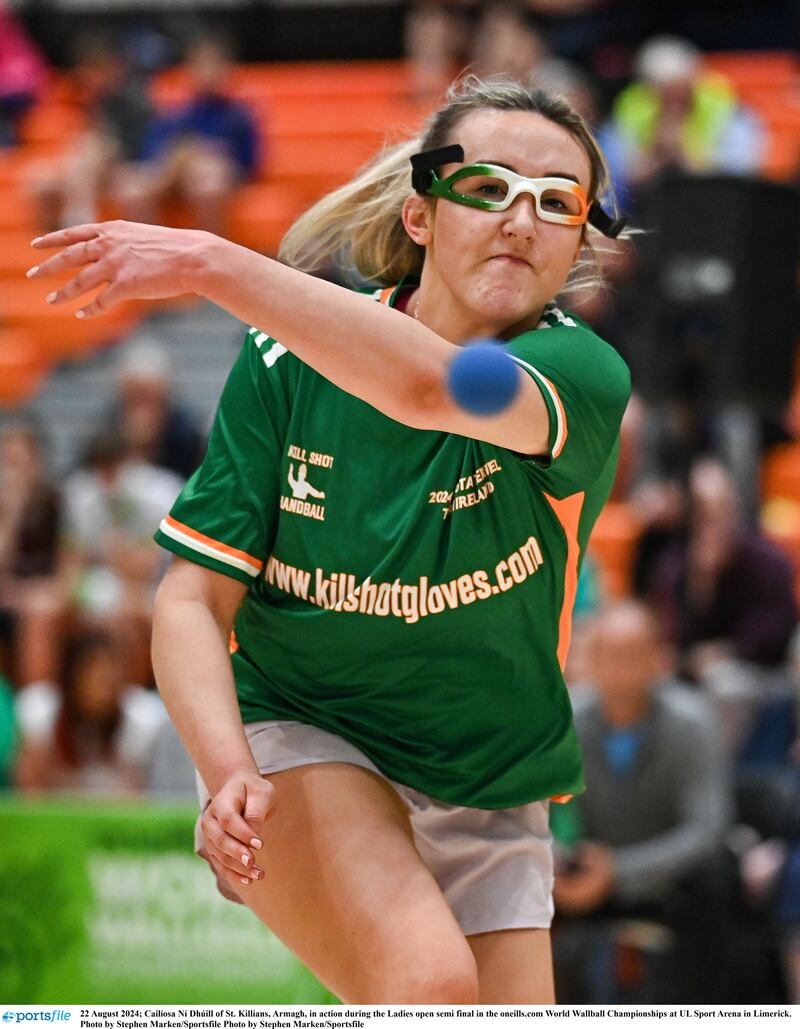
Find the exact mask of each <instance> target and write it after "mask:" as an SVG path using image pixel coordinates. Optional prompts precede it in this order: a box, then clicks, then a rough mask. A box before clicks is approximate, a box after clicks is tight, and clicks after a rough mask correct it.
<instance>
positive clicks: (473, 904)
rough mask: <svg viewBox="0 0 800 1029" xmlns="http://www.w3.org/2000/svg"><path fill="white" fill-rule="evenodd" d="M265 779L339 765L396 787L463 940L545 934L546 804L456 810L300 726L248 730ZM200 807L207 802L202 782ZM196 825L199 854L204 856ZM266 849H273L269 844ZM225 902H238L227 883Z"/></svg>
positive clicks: (549, 903) (329, 736)
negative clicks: (505, 932) (509, 932)
mask: <svg viewBox="0 0 800 1029" xmlns="http://www.w3.org/2000/svg"><path fill="white" fill-rule="evenodd" d="M245 730H246V732H247V738H248V740H249V741H250V748H251V750H252V751H253V756H254V757H255V759H256V763H257V765H258V767H259V769H260V770H261V772H262V774H264V775H268V774H269V773H270V772H282V771H285V770H286V769H287V768H297V767H298V766H300V765H313V764H324V763H326V762H331V761H341V762H345V763H347V764H351V765H359V766H360V767H361V768H367V769H369V771H371V772H374V773H375V774H376V775H379V776H380V777H381V778H382V779H384V780H386V781H387V782H389V783H391V785H392V786H393V787H394V789H395V790H396V791H397V793H398V794H399V795H400V797H401V798H402V800H403V802H404V803H405V805H406V808H407V809H408V814H409V818H410V821H411V826H412V829H413V832H414V841H415V843H416V846H417V850H418V851H419V854H420V857H421V858H422V860H423V861H424V863H425V865H426V866H427V867H428V869H429V870H430V872H431V874H432V875H433V877H434V879H435V880H436V882H437V883H438V885H439V888H440V889H441V891H442V893H443V894H444V896H445V898H446V900H447V902H448V904H449V905H450V908H451V910H452V911H453V914H454V915H455V917H456V920H457V921H458V924H459V925H460V926H461V929H462V930H463V932H464V934H465V935H466V936H471V935H473V934H475V933H485V932H496V931H498V930H501V929H546V928H548V927H549V926H550V922H551V919H552V917H553V855H552V846H551V837H550V830H549V827H548V807H549V804H548V801H546V800H540V801H536V802H534V803H532V804H524V805H523V806H522V807H515V808H504V809H502V810H498V811H487V810H484V809H481V808H469V807H457V806H455V805H453V804H445V803H443V802H442V801H439V800H434V798H432V797H429V796H427V794H425V793H420V792H419V791H418V790H414V789H411V787H410V786H403V785H402V783H397V782H394V781H393V780H391V779H388V778H387V776H385V775H384V774H383V773H382V772H380V771H379V770H378V769H377V768H376V767H375V765H374V764H373V763H372V762H371V761H370V759H369V758H368V757H367V756H366V755H365V754H362V753H361V751H360V750H359V749H358V748H357V747H354V746H353V744H352V743H348V742H347V740H344V739H342V738H341V736H335V735H334V734H333V733H330V732H326V731H325V730H324V729H317V728H315V727H314V726H311V725H305V724H303V723H302V722H253V723H251V724H249V725H246V726H245ZM198 789H199V794H200V804H201V808H204V807H205V806H206V804H207V803H208V800H209V795H208V791H207V790H206V788H205V786H204V784H203V782H202V780H200V778H199V777H198ZM201 846H202V837H201V836H200V829H199V822H198V828H197V832H196V849H197V851H198V853H200V852H201ZM264 846H265V847H268V846H269V840H268V839H265V841H264ZM220 889H221V890H222V892H223V893H224V894H225V896H226V897H230V899H232V900H234V899H238V898H236V897H235V895H234V894H233V893H232V891H229V890H228V889H227V888H224V884H220Z"/></svg>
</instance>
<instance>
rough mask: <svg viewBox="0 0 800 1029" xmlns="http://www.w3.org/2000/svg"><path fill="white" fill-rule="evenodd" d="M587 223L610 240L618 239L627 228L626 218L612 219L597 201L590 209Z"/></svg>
mask: <svg viewBox="0 0 800 1029" xmlns="http://www.w3.org/2000/svg"><path fill="white" fill-rule="evenodd" d="M587 221H588V222H589V224H590V225H593V226H594V227H595V228H596V229H597V230H598V232H602V233H603V235H604V236H607V237H608V238H609V239H616V238H617V236H618V235H619V234H620V232H622V230H623V229H624V228H625V219H624V218H612V217H611V216H610V215H609V214H608V213H607V212H606V211H604V210H603V208H602V207H601V206H600V204H599V203H598V202H597V201H596V200H595V202H594V203H593V204H592V206H591V207H590V208H589V216H588V218H587Z"/></svg>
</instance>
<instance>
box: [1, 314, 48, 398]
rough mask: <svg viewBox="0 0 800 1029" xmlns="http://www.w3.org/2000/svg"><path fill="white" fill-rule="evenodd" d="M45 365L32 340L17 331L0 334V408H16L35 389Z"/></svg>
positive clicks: (27, 334)
mask: <svg viewBox="0 0 800 1029" xmlns="http://www.w3.org/2000/svg"><path fill="white" fill-rule="evenodd" d="M46 371H47V362H46V360H45V358H44V356H43V354H42V351H41V348H40V347H39V346H38V344H37V343H36V341H35V340H34V338H33V337H32V336H31V335H30V334H29V333H26V332H24V331H22V330H20V329H3V330H2V331H0V404H2V405H4V406H5V405H13V404H20V403H23V402H24V401H26V400H28V399H29V398H30V397H31V396H33V394H34V393H35V392H36V390H37V389H38V387H39V384H40V383H41V380H42V378H43V377H44V374H45V372H46Z"/></svg>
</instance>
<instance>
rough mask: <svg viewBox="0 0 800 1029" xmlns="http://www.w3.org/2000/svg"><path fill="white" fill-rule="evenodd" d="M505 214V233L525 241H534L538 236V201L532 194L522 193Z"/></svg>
mask: <svg viewBox="0 0 800 1029" xmlns="http://www.w3.org/2000/svg"><path fill="white" fill-rule="evenodd" d="M505 214H506V221H505V224H504V226H503V229H504V231H506V232H508V233H509V234H510V235H513V236H521V237H523V238H524V239H532V238H533V237H534V236H535V235H536V230H537V227H538V226H537V224H536V221H537V217H538V216H537V214H536V199H535V197H533V196H532V195H531V194H530V193H521V194H520V195H519V196H518V197H517V198H516V200H515V201H514V202H513V203H512V204H511V206H510V207H509V208H508V209H507V210H506V212H505Z"/></svg>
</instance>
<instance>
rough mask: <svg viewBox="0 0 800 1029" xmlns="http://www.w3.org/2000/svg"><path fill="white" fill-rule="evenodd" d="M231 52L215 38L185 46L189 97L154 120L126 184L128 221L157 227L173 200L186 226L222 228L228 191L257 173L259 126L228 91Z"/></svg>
mask: <svg viewBox="0 0 800 1029" xmlns="http://www.w3.org/2000/svg"><path fill="white" fill-rule="evenodd" d="M232 57H233V54H232V50H231V48H230V46H229V45H228V43H227V42H226V41H225V40H224V39H221V38H219V37H217V36H206V37H201V38H199V39H197V40H195V42H194V43H193V44H192V45H191V46H190V47H189V49H188V51H187V54H186V60H185V67H186V72H187V74H188V76H189V80H190V82H191V85H192V89H193V95H192V97H191V99H190V100H189V101H188V102H187V103H186V104H184V105H183V106H181V107H179V108H178V109H177V110H176V111H173V112H172V113H170V114H166V115H163V116H161V117H160V118H158V119H157V120H156V122H155V124H154V125H153V128H152V130H151V132H150V133H149V136H148V141H147V151H146V154H147V160H146V161H145V163H144V164H142V165H141V167H140V168H139V169H137V172H136V173H135V174H132V175H131V176H129V178H128V179H127V182H126V187H125V195H124V198H123V200H122V209H123V214H124V216H125V217H127V218H130V219H131V220H134V221H157V220H158V219H159V217H160V205H161V204H162V203H163V202H164V201H166V200H178V201H180V202H182V203H185V204H187V205H188V207H189V211H190V216H191V219H192V225H193V226H194V227H197V228H200V229H206V230H208V231H209V232H220V231H222V230H223V228H224V215H225V208H226V202H227V200H228V198H229V195H230V193H231V191H232V190H233V189H234V188H235V187H236V186H238V185H240V184H241V183H243V182H246V181H247V180H248V179H251V178H253V177H254V175H255V174H256V172H257V170H258V163H259V152H258V128H257V125H256V122H255V118H254V116H253V114H252V112H251V111H250V108H249V107H248V106H247V105H246V104H244V103H242V102H241V101H239V100H236V99H234V98H233V97H231V96H229V95H228V93H227V88H228V87H227V80H228V78H229V76H230V73H231V71H232V67H233V65H232Z"/></svg>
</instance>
